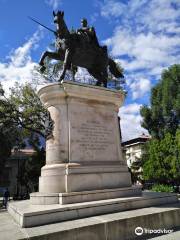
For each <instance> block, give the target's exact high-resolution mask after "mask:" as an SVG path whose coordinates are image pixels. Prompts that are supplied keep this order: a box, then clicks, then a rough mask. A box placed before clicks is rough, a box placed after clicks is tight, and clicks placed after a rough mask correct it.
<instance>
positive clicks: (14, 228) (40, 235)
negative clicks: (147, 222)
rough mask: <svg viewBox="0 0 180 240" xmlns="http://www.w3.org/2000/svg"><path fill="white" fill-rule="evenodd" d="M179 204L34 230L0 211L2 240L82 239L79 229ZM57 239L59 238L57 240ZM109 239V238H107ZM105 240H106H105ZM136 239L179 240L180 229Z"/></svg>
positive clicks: (0, 237)
mask: <svg viewBox="0 0 180 240" xmlns="http://www.w3.org/2000/svg"><path fill="white" fill-rule="evenodd" d="M179 207H180V203H179V204H174V205H172V204H171V205H163V206H161V207H150V208H144V209H136V210H131V211H124V212H119V213H114V214H105V215H101V216H94V217H90V218H84V219H78V220H73V221H65V222H61V223H54V224H49V225H44V226H38V227H33V228H20V227H19V225H18V224H17V223H16V222H15V221H14V220H13V219H12V217H11V216H10V215H9V213H8V212H7V211H6V210H5V209H1V210H0V240H19V239H21V240H23V239H43V240H44V239H46V240H51V239H53V240H54V239H62V240H63V239H68V240H71V239H73V240H74V239H76V240H79V239H82V238H81V237H80V238H79V237H78V236H79V235H78V234H79V228H87V229H91V226H92V225H96V224H97V225H98V224H100V223H105V222H107V221H108V220H109V219H114V220H115V219H116V218H117V219H120V218H121V220H123V218H127V217H129V218H133V217H134V218H135V217H137V216H138V215H140V214H142V212H143V214H151V213H152V214H153V213H156V212H157V209H158V211H161V212H163V211H167V208H168V209H170V210H173V208H179ZM92 231H93V232H92V234H94V235H96V232H95V229H92ZM68 232H69V233H70V232H71V234H69V235H68V236H70V238H67V237H66V238H63V236H65V235H67V234H68ZM72 232H73V233H77V236H75V235H76V234H75V235H74V234H72ZM56 237H57V238H56ZM93 239H94V240H95V239H98V240H100V239H104V238H99V237H98V236H95V238H93ZM105 239H108V238H105ZM105 239H104V240H105ZM119 239H121V236H119ZM136 239H156V240H158V239H159V240H166V239H167V240H179V239H180V228H178V229H175V230H174V231H173V233H171V234H168V235H161V236H157V235H156V236H153V237H152V235H151V234H149V236H147V235H146V237H145V238H142V237H140V238H139V237H138V238H136ZM128 240H129V239H128Z"/></svg>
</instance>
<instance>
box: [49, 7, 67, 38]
mask: <svg viewBox="0 0 180 240" xmlns="http://www.w3.org/2000/svg"><path fill="white" fill-rule="evenodd" d="M53 16H54V23H55V24H56V30H57V35H58V36H59V37H60V38H64V37H66V36H67V35H69V31H68V28H67V26H66V23H65V21H64V12H63V11H58V12H57V13H55V12H54V11H53Z"/></svg>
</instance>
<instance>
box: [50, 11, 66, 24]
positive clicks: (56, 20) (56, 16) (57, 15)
mask: <svg viewBox="0 0 180 240" xmlns="http://www.w3.org/2000/svg"><path fill="white" fill-rule="evenodd" d="M53 16H54V23H57V24H59V23H61V22H62V20H64V12H63V11H62V12H61V11H57V13H55V12H54V11H53Z"/></svg>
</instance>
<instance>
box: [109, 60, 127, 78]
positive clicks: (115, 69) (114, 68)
mask: <svg viewBox="0 0 180 240" xmlns="http://www.w3.org/2000/svg"><path fill="white" fill-rule="evenodd" d="M109 70H110V72H111V73H112V74H113V75H114V76H115V77H116V78H123V77H124V75H123V69H122V68H121V67H119V66H118V64H117V63H115V61H114V60H113V59H111V58H109Z"/></svg>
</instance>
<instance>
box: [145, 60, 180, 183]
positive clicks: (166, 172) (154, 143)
mask: <svg viewBox="0 0 180 240" xmlns="http://www.w3.org/2000/svg"><path fill="white" fill-rule="evenodd" d="M140 113H141V116H142V117H143V121H142V126H143V127H144V128H146V129H147V130H148V131H149V133H150V134H151V136H152V139H151V140H150V141H149V142H148V143H146V144H145V149H144V154H143V155H142V166H143V177H144V179H145V180H154V181H156V182H157V183H167V184H168V183H170V182H178V183H179V181H180V128H179V127H180V65H179V64H175V65H173V66H171V67H169V68H168V69H167V70H165V71H163V73H162V76H161V80H160V82H159V83H158V84H157V85H156V86H155V87H153V88H152V91H151V101H150V106H149V107H148V106H143V107H142V108H141V111H140ZM179 184H180V183H179Z"/></svg>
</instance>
